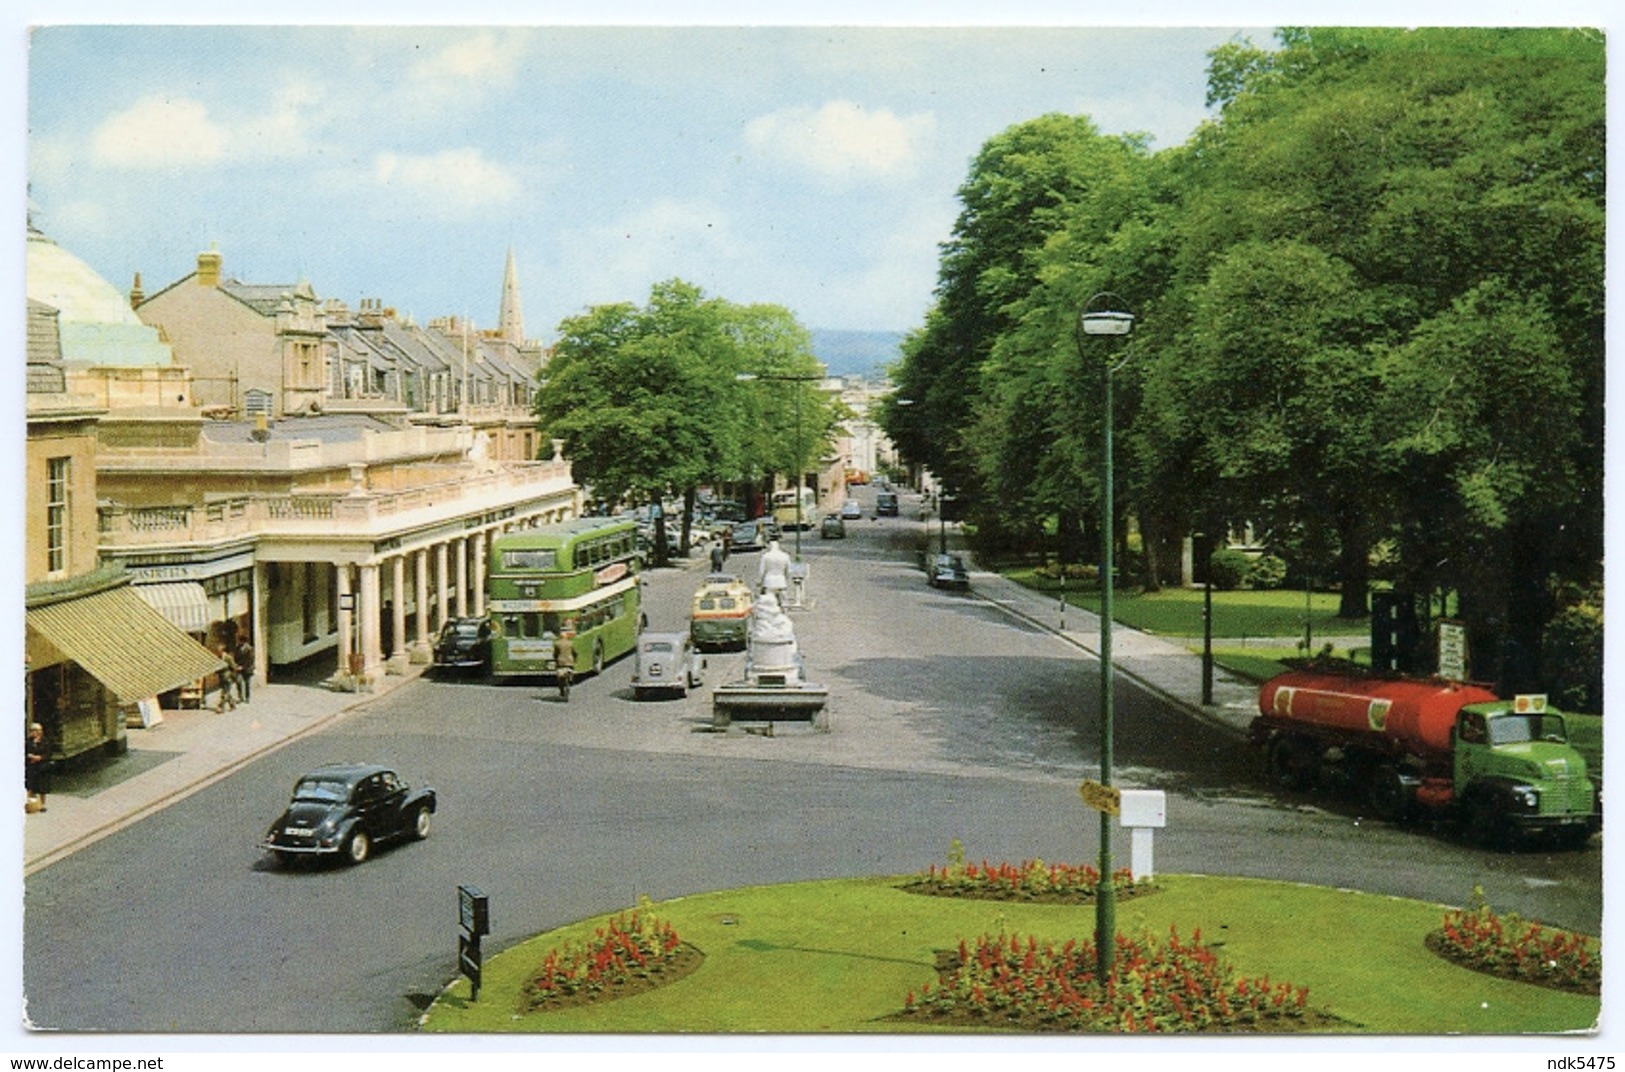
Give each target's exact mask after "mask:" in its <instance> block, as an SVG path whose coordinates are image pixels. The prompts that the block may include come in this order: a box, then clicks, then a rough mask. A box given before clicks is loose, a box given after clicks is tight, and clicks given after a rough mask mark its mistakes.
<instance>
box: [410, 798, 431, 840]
mask: <svg viewBox="0 0 1625 1072" xmlns="http://www.w3.org/2000/svg"><path fill="white" fill-rule="evenodd" d="M412 836H413V837H415V838H417V839H418V840H419V841H422V840H423V839H424V838H426V837H428V836H429V806H428V805H427V804H422V805H419V806H418V813H417V814H416V815H414V816H413V817H412Z"/></svg>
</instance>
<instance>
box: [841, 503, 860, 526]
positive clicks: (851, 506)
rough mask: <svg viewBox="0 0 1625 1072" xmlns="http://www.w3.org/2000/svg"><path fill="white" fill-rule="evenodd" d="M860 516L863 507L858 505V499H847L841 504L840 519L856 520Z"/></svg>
mask: <svg viewBox="0 0 1625 1072" xmlns="http://www.w3.org/2000/svg"><path fill="white" fill-rule="evenodd" d="M862 516H863V507H861V506H859V505H858V500H856V499H848V500H846V502H844V503H842V504H841V520H843V521H856V520H858V519H859V518H861V517H862Z"/></svg>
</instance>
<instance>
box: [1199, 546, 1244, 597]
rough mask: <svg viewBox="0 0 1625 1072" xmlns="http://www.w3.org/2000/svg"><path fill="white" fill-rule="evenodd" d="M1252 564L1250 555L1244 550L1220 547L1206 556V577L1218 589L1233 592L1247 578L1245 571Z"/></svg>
mask: <svg viewBox="0 0 1625 1072" xmlns="http://www.w3.org/2000/svg"><path fill="white" fill-rule="evenodd" d="M1252 565H1253V560H1252V557H1251V556H1249V555H1248V554H1247V553H1246V552H1244V551H1237V550H1236V549H1235V548H1233V547H1221V548H1220V549H1219V550H1217V551H1215V552H1213V554H1211V555H1209V556H1208V560H1207V575H1208V579H1209V580H1211V581H1212V582H1213V587H1215V588H1217V589H1218V590H1219V591H1221V592H1233V591H1235V590H1236V589H1237V588H1240V587H1241V585H1242V582H1243V581H1245V580H1246V579H1247V571H1248V570H1249V569H1251V568H1252Z"/></svg>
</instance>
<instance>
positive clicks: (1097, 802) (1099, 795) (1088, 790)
mask: <svg viewBox="0 0 1625 1072" xmlns="http://www.w3.org/2000/svg"><path fill="white" fill-rule="evenodd" d="M1078 792H1079V793H1080V794H1081V795H1082V796H1083V802H1084V803H1085V804H1087V805H1089V807H1091V808H1093V809H1095V810H1096V811H1103V812H1105V813H1106V814H1107V815H1117V814H1118V813H1119V812H1121V811H1122V808H1123V793H1122V790H1120V789H1118V788H1117V787H1116V786H1114V785H1102V784H1101V783H1099V782H1084V783H1083V784H1082V785H1080V786H1078Z"/></svg>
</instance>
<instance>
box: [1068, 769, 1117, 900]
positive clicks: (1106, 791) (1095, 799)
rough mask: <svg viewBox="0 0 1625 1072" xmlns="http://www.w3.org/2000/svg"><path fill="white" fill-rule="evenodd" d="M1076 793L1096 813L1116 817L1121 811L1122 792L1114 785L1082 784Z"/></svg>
mask: <svg viewBox="0 0 1625 1072" xmlns="http://www.w3.org/2000/svg"><path fill="white" fill-rule="evenodd" d="M1078 793H1079V794H1080V795H1082V797H1083V802H1084V803H1085V804H1087V805H1089V807H1091V808H1093V809H1095V810H1096V811H1101V812H1105V813H1106V814H1107V815H1117V814H1118V813H1120V812H1121V811H1122V808H1123V791H1122V790H1121V789H1119V788H1117V787H1116V786H1115V785H1102V784H1101V783H1099V782H1084V783H1083V784H1082V785H1080V786H1078ZM1103 877H1104V876H1103Z"/></svg>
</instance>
